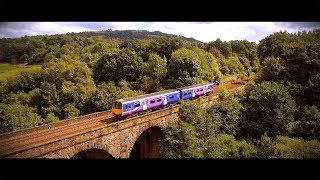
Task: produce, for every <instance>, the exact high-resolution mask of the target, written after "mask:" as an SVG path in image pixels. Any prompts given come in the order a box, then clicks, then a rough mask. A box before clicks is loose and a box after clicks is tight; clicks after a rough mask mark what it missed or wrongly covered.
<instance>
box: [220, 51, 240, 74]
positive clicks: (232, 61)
mask: <svg viewBox="0 0 320 180" xmlns="http://www.w3.org/2000/svg"><path fill="white" fill-rule="evenodd" d="M244 71H245V69H244V67H243V65H242V64H241V62H240V60H239V58H238V56H237V55H232V56H230V57H229V58H228V59H226V60H225V61H224V62H223V63H222V67H221V72H222V73H223V74H224V75H227V74H239V73H241V72H244Z"/></svg>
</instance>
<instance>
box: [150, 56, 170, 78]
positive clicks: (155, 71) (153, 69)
mask: <svg viewBox="0 0 320 180" xmlns="http://www.w3.org/2000/svg"><path fill="white" fill-rule="evenodd" d="M145 68H146V70H145V71H146V75H147V76H149V77H151V78H154V79H156V80H158V81H162V80H163V79H164V78H165V77H166V75H167V59H166V58H165V57H164V58H161V57H160V56H158V55H157V54H154V53H150V54H149V57H148V61H147V63H146V67H145Z"/></svg>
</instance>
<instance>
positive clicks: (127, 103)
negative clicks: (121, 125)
mask: <svg viewBox="0 0 320 180" xmlns="http://www.w3.org/2000/svg"><path fill="white" fill-rule="evenodd" d="M213 87H214V84H213V83H202V84H196V85H192V86H186V87H182V88H178V89H171V90H165V91H161V92H155V93H151V94H144V95H140V96H136V97H130V98H125V99H119V100H116V101H115V102H113V104H112V112H113V114H114V115H116V116H117V117H120V118H121V119H125V118H127V117H131V116H136V115H138V114H143V113H145V112H148V111H151V110H155V109H160V108H163V107H167V106H170V105H171V104H175V103H177V102H179V101H181V100H187V99H192V98H197V97H200V96H204V95H208V94H210V93H212V92H213Z"/></svg>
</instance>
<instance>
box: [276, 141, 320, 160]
mask: <svg viewBox="0 0 320 180" xmlns="http://www.w3.org/2000/svg"><path fill="white" fill-rule="evenodd" d="M272 157H273V158H295V159H296V158H320V142H319V141H317V140H311V141H304V140H303V139H302V138H289V137H286V136H279V137H277V140H276V145H275V150H274V155H273V156H272Z"/></svg>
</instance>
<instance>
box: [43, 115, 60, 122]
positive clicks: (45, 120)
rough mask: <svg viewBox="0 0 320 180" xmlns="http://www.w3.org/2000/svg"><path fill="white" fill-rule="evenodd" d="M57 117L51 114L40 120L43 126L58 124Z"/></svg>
mask: <svg viewBox="0 0 320 180" xmlns="http://www.w3.org/2000/svg"><path fill="white" fill-rule="evenodd" d="M58 121H59V117H57V116H55V115H54V114H53V113H50V114H48V115H47V117H46V118H45V119H43V120H42V123H43V124H48V123H54V122H58Z"/></svg>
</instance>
